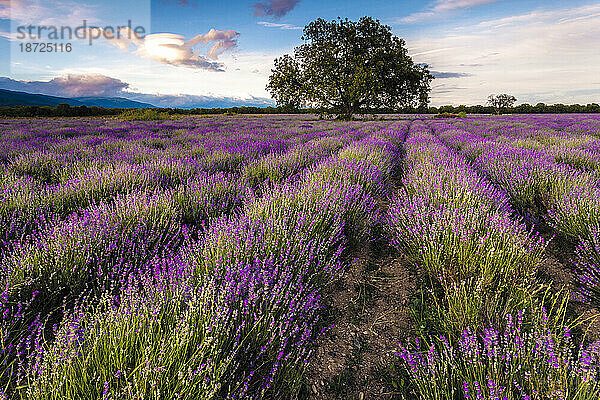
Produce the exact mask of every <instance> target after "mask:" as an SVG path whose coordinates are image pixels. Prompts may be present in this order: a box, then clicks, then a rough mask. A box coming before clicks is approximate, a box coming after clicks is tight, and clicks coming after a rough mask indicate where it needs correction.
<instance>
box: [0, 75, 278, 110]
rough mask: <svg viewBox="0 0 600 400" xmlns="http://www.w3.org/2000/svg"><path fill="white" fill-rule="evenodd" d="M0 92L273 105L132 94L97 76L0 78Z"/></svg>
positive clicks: (259, 100)
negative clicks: (32, 78) (32, 79)
mask: <svg viewBox="0 0 600 400" xmlns="http://www.w3.org/2000/svg"><path fill="white" fill-rule="evenodd" d="M0 89H6V90H14V91H22V92H27V93H36V94H44V95H48V96H59V97H123V98H126V99H130V100H135V101H140V102H143V103H148V104H152V105H154V106H156V107H179V108H202V107H207V108H212V107H234V106H255V107H268V106H274V105H275V103H274V101H273V100H271V99H268V98H265V97H256V96H248V97H235V96H217V95H203V96H202V95H191V94H149V93H135V92H130V91H127V90H126V89H130V85H129V84H128V83H126V82H123V81H122V80H120V79H116V78H111V77H108V76H105V75H100V74H77V75H76V74H70V75H66V76H60V77H56V78H53V79H51V80H50V81H19V80H14V79H10V78H6V77H0Z"/></svg>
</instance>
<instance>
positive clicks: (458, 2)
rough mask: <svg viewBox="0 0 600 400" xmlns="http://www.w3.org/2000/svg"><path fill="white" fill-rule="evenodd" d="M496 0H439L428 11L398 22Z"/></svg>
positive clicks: (428, 16) (410, 21)
mask: <svg viewBox="0 0 600 400" xmlns="http://www.w3.org/2000/svg"><path fill="white" fill-rule="evenodd" d="M496 1H498V0H437V1H436V2H435V3H434V5H433V6H432V7H430V8H429V9H427V10H426V11H422V12H417V13H414V14H410V15H409V16H406V17H403V18H400V19H399V20H398V22H400V23H405V24H411V23H415V22H421V21H424V20H426V19H430V18H433V17H437V16H440V15H444V14H446V13H448V12H451V11H454V10H459V9H462V8H470V7H475V6H479V5H482V4H488V3H494V2H496Z"/></svg>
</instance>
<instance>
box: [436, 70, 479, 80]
mask: <svg viewBox="0 0 600 400" xmlns="http://www.w3.org/2000/svg"><path fill="white" fill-rule="evenodd" d="M431 75H433V77H434V78H436V79H447V78H464V77H466V76H471V74H467V73H465V72H439V71H431Z"/></svg>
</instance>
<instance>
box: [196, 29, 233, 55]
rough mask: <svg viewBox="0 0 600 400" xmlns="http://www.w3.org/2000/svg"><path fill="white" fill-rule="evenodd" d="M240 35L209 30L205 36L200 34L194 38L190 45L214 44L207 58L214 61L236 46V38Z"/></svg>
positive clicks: (230, 31)
mask: <svg viewBox="0 0 600 400" xmlns="http://www.w3.org/2000/svg"><path fill="white" fill-rule="evenodd" d="M238 36H240V34H239V33H238V32H236V31H232V30H229V31H217V30H215V29H211V30H210V31H209V32H208V33H206V34H204V35H203V34H200V35H197V36H194V37H193V38H192V39H191V40H190V41H189V43H190V45H191V46H192V47H193V46H196V45H197V44H198V43H202V44H208V43H211V42H215V44H214V45H213V46H212V47H211V48H210V50H209V51H208V57H209V58H211V59H213V60H216V59H217V58H218V57H219V56H220V55H221V54H223V53H224V52H225V51H227V50H230V49H233V48H234V47H236V46H237V38H238Z"/></svg>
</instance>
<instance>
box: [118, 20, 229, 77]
mask: <svg viewBox="0 0 600 400" xmlns="http://www.w3.org/2000/svg"><path fill="white" fill-rule="evenodd" d="M239 35H240V34H239V33H238V32H236V31H233V30H228V31H219V30H215V29H211V30H210V31H209V32H208V33H206V34H199V35H196V36H194V37H193V38H191V39H190V40H186V38H185V36H182V35H178V34H174V33H153V34H150V35H146V36H145V37H143V38H141V37H137V36H136V35H135V34H133V33H132V32H131V30H130V29H129V28H123V31H122V35H121V38H120V39H110V40H107V41H108V42H109V43H110V44H112V45H114V46H116V47H118V48H119V49H120V50H122V51H129V50H130V49H131V48H132V47H134V48H135V54H137V55H139V56H141V57H143V58H148V59H153V60H155V61H158V62H160V63H162V64H168V65H174V66H182V67H188V68H198V69H205V70H210V71H223V70H224V65H223V64H222V63H219V62H216V60H217V59H218V58H219V56H220V55H221V54H223V53H224V52H226V51H228V50H231V49H233V48H235V47H236V46H237V38H238V37H239ZM211 43H212V46H211V47H210V49H209V50H208V52H207V54H206V55H202V54H200V51H199V50H197V49H196V47H197V46H198V45H207V44H211Z"/></svg>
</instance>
